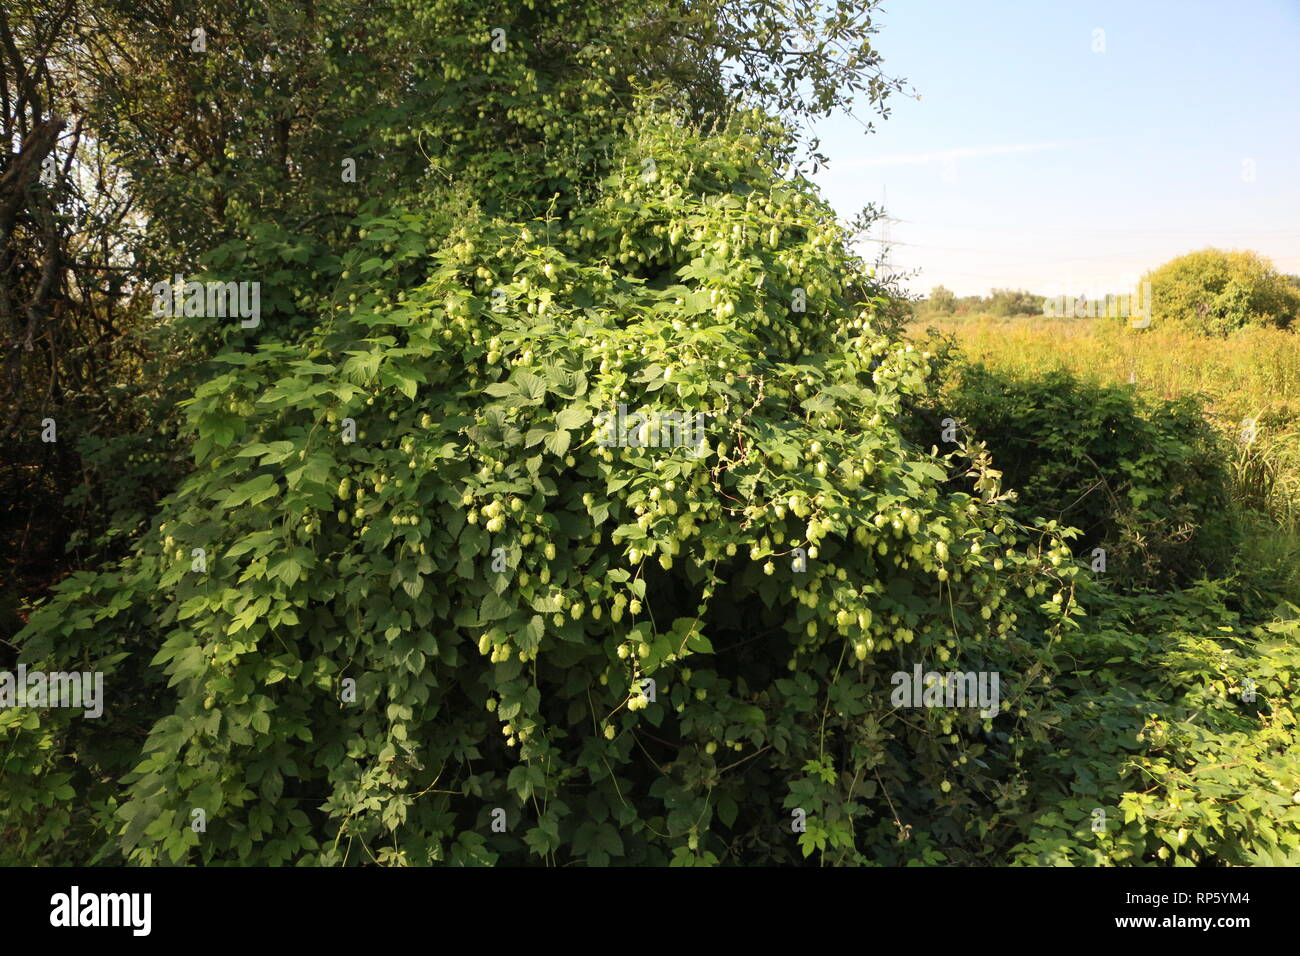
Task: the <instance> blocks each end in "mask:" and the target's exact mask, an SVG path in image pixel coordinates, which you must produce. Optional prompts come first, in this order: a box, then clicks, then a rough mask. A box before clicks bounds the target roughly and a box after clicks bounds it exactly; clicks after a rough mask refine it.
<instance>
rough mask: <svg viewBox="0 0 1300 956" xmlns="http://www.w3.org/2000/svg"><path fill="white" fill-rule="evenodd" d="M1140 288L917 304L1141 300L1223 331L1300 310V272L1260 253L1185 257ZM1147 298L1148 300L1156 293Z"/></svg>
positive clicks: (994, 311) (1003, 292)
mask: <svg viewBox="0 0 1300 956" xmlns="http://www.w3.org/2000/svg"><path fill="white" fill-rule="evenodd" d="M1141 285H1142V291H1141V292H1139V291H1138V290H1137V289H1121V290H1119V291H1117V292H1112V293H1109V294H1107V295H1101V296H1083V295H1080V296H1070V295H1065V296H1060V295H1053V296H1050V297H1049V296H1043V295H1036V294H1034V293H1032V292H1028V291H1026V290H1024V289H992V290H990V291H989V294H988V295H987V296H981V295H968V296H958V295H956V294H955V293H953V292H952V291H951V290H949V289H947V288H945V287H944V286H941V285H940V286H935V287H934V288H933V289H931V290H930V295H929V296H928V297H927V298H922V299H918V300H916V301H915V302H914V303H913V311H914V313H915V314H917V315H956V316H960V315H992V316H1015V315H1053V316H1063V315H1070V314H1073V315H1076V316H1102V315H1120V316H1123V315H1129V314H1136V313H1135V312H1133V311H1131V310H1132V309H1135V308H1136V306H1137V305H1138V300H1139V299H1140V300H1141V307H1142V309H1144V310H1145V309H1146V308H1147V307H1148V305H1149V304H1153V306H1154V312H1155V314H1156V315H1157V316H1158V317H1165V318H1174V319H1180V320H1188V321H1191V322H1193V323H1194V324H1196V325H1198V326H1199V327H1201V328H1202V329H1203V330H1204V331H1207V332H1214V333H1224V332H1227V331H1230V330H1232V329H1235V328H1243V327H1246V326H1252V325H1265V326H1275V327H1280V328H1288V327H1291V325H1292V323H1293V321H1294V320H1295V318H1296V315H1297V313H1298V312H1300V276H1297V275H1285V274H1282V273H1279V272H1278V271H1277V270H1276V269H1275V268H1274V266H1273V264H1272V263H1271V262H1270V261H1269V260H1267V259H1265V258H1264V257H1262V256H1260V255H1259V254H1257V253H1254V252H1228V251H1224V250H1219V249H1206V250H1202V251H1199V252H1194V253H1189V254H1188V255H1185V256H1180V257H1178V258H1177V259H1174V260H1172V261H1170V262H1168V263H1166V264H1165V265H1163V266H1161V267H1160V268H1158V269H1155V270H1153V271H1151V272H1149V273H1147V274H1146V275H1145V276H1144V277H1143V280H1142V283H1141ZM1152 296H1154V299H1153V302H1152V303H1148V301H1147V300H1149V299H1152Z"/></svg>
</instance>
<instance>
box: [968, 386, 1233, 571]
mask: <svg viewBox="0 0 1300 956" xmlns="http://www.w3.org/2000/svg"><path fill="white" fill-rule="evenodd" d="M955 378H956V383H955V384H954V386H953V387H952V388H951V389H949V390H948V391H947V393H946V394H945V403H944V405H943V406H942V408H943V409H944V410H945V411H946V412H947V413H948V414H950V415H951V416H952V417H953V418H954V419H956V420H958V421H960V422H962V423H964V425H965V427H966V429H968V432H969V437H970V438H971V439H973V440H977V441H980V442H983V443H985V444H986V445H987V446H988V448H989V451H990V452H991V454H992V456H993V463H994V465H995V467H997V469H998V470H999V471H1000V472H1002V475H1003V480H1004V482H1005V484H1006V485H1007V486H1008V487H1010V488H1014V489H1015V491H1016V494H1017V501H1016V506H1015V513H1016V515H1017V517H1018V518H1019V519H1020V520H1021V521H1025V522H1029V521H1032V520H1033V518H1034V517H1035V516H1039V515H1041V516H1044V517H1047V518H1053V519H1055V520H1057V521H1059V522H1061V523H1062V524H1065V525H1070V526H1073V527H1076V528H1078V529H1079V530H1080V531H1081V532H1082V534H1081V536H1080V537H1079V539H1078V540H1077V543H1076V546H1075V553H1076V554H1077V555H1078V556H1079V558H1080V559H1082V560H1085V561H1086V562H1087V563H1089V564H1091V562H1092V560H1093V559H1092V552H1093V549H1094V548H1102V549H1104V550H1105V552H1106V554H1105V560H1106V574H1107V575H1109V576H1111V577H1112V578H1113V579H1114V580H1115V581H1116V582H1117V583H1120V584H1123V585H1124V586H1128V587H1133V586H1147V587H1168V586H1176V585H1185V584H1188V583H1190V582H1191V581H1193V580H1195V579H1196V578H1197V577H1198V576H1201V575H1204V574H1209V575H1221V574H1225V573H1227V572H1228V571H1229V570H1230V569H1231V567H1232V553H1233V543H1234V538H1235V534H1234V528H1233V523H1232V510H1231V508H1230V507H1229V499H1230V495H1229V488H1230V484H1231V482H1230V478H1229V474H1228V469H1227V466H1226V460H1227V455H1226V450H1225V448H1224V447H1223V443H1222V441H1221V440H1220V439H1219V438H1218V436H1217V435H1216V434H1215V432H1214V430H1213V429H1212V428H1211V427H1210V426H1209V425H1208V424H1207V423H1206V421H1205V419H1204V417H1203V415H1202V412H1201V407H1200V405H1199V403H1197V402H1196V401H1193V400H1190V399H1186V400H1179V401H1169V402H1160V403H1155V404H1152V405H1150V406H1149V407H1147V405H1146V403H1144V402H1143V401H1142V400H1140V399H1139V398H1138V397H1137V396H1136V395H1135V394H1134V392H1133V390H1132V389H1127V388H1122V387H1115V386H1105V385H1098V384H1092V383H1088V382H1085V381H1081V380H1079V379H1076V378H1074V377H1073V376H1071V375H1070V374H1069V373H1067V372H1063V371H1053V372H1050V373H1047V374H1044V375H1040V376H1035V377H1017V376H1014V375H1011V374H1008V373H1000V372H994V371H991V370H990V369H988V368H986V367H984V366H982V365H969V366H965V367H963V368H961V370H960V372H959V373H958V374H956V375H955Z"/></svg>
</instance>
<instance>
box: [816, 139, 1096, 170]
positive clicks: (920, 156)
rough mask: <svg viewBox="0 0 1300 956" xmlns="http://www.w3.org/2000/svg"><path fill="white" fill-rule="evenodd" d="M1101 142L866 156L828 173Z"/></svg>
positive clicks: (1054, 142)
mask: <svg viewBox="0 0 1300 956" xmlns="http://www.w3.org/2000/svg"><path fill="white" fill-rule="evenodd" d="M1098 142H1100V140H1096V139H1057V140H1051V141H1049V142H1046V143H1009V144H1006V145H1003V146H961V147H958V148H956V149H945V150H940V151H939V152H934V153H902V154H898V155H895V156H869V157H866V158H864V159H850V160H846V161H841V162H837V163H832V164H831V167H830V168H831V169H833V170H841V169H867V168H870V167H873V166H923V165H925V164H926V163H944V162H955V161H956V160H959V159H982V158H983V157H985V156H1005V155H1007V154H1009V153H1039V152H1043V151H1045V150H1050V149H1072V148H1077V147H1080V146H1088V145H1092V144H1095V143H1098Z"/></svg>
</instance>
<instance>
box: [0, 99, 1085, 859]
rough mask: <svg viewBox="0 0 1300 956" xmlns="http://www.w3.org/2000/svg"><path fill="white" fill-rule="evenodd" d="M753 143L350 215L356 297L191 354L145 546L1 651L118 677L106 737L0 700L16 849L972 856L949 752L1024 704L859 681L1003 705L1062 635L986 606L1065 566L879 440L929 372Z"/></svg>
mask: <svg viewBox="0 0 1300 956" xmlns="http://www.w3.org/2000/svg"><path fill="white" fill-rule="evenodd" d="M781 142H783V139H782V134H781V133H780V131H779V130H776V129H774V128H772V127H770V126H768V125H766V124H764V123H761V122H759V121H757V120H756V119H750V118H746V119H743V120H738V121H737V122H736V124H735V125H734V126H733V127H732V128H731V129H730V130H729V131H728V132H726V133H725V134H720V135H717V136H701V135H699V134H696V133H693V132H690V131H689V130H686V129H683V128H681V127H679V126H677V125H675V124H673V123H671V122H662V121H647V122H645V123H644V124H642V125H641V126H640V127H639V128H638V129H636V130H634V131H633V133H632V134H631V138H630V139H629V141H628V142H627V143H626V144H625V146H624V149H625V150H626V153H625V156H626V162H625V165H623V166H622V168H621V169H619V170H618V171H616V172H615V173H614V174H613V175H612V176H611V178H610V179H609V181H608V182H607V183H606V184H605V188H604V190H603V193H602V194H601V195H600V196H599V197H598V198H597V199H595V200H594V201H592V202H590V203H589V204H588V205H587V206H585V207H582V208H579V209H577V210H576V211H575V213H574V214H573V215H572V216H571V217H570V218H569V219H568V220H567V221H556V220H549V219H546V218H545V217H540V218H539V219H537V220H535V221H530V222H512V221H508V220H499V219H498V220H494V219H490V218H488V217H487V216H485V215H482V214H479V213H476V212H475V210H474V209H473V208H472V207H470V206H468V205H466V206H463V207H461V206H455V205H454V197H453V196H451V195H448V196H447V197H446V203H447V208H452V209H456V210H458V211H457V214H456V215H455V216H454V217H452V218H454V219H455V220H456V221H457V225H455V226H454V227H452V228H451V230H450V233H449V234H447V235H444V236H440V235H437V234H436V231H437V226H436V224H437V223H438V222H442V221H444V220H443V219H438V218H431V217H429V216H426V215H424V214H422V213H420V212H418V211H401V210H397V211H394V212H393V213H391V214H389V215H385V216H383V217H374V218H370V219H367V220H365V221H362V222H359V223H358V226H359V227H361V228H364V229H365V230H366V232H365V238H364V239H362V240H360V241H359V243H358V246H357V247H356V248H355V249H354V250H353V251H352V252H351V253H349V254H348V256H347V257H346V258H345V261H344V262H343V266H344V269H343V270H342V272H341V273H340V286H339V289H338V293H337V296H338V298H337V301H339V302H342V303H347V304H346V305H344V306H342V307H340V308H337V309H334V310H331V311H330V312H328V313H327V314H325V315H324V316H322V317H320V319H319V320H318V325H317V327H316V331H315V332H314V333H312V334H309V335H307V336H305V337H304V339H303V340H302V342H301V343H300V344H293V345H290V344H286V343H272V344H262V345H260V346H258V347H257V348H256V349H254V350H252V351H241V352H235V351H230V352H226V353H223V354H222V355H221V356H220V362H221V363H222V365H223V366H224V367H225V369H226V370H225V371H224V372H223V373H221V374H219V375H216V376H214V377H213V378H211V380H209V381H207V382H206V383H204V384H203V385H202V386H201V387H200V388H198V389H197V391H196V393H195V395H194V397H193V399H192V401H191V402H190V403H189V405H188V414H189V418H190V422H191V425H192V428H193V432H194V434H193V448H194V455H195V461H194V470H193V472H192V473H191V474H190V475H189V476H188V477H187V478H186V479H185V480H184V481H183V482H182V483H181V485H180V487H179V489H178V491H177V492H176V493H175V494H173V495H172V496H170V497H169V498H168V499H167V500H165V501H164V502H163V504H162V507H161V510H160V512H159V514H158V516H157V519H156V522H155V523H154V525H153V527H152V530H151V532H150V533H149V534H147V535H146V536H144V537H142V538H141V539H140V540H139V542H138V544H137V546H136V548H135V551H134V553H133V555H132V556H131V557H130V558H129V559H128V560H126V561H124V562H122V563H121V565H120V566H119V567H117V568H112V569H109V570H106V571H104V572H101V573H98V574H84V575H77V576H74V577H73V578H72V579H70V580H69V581H67V582H65V583H64V584H63V585H62V586H60V588H59V589H58V593H57V595H56V597H55V598H54V600H53V601H51V602H50V603H49V604H47V605H44V606H42V607H40V608H39V609H38V610H37V611H36V612H35V613H34V614H33V616H32V619H31V623H30V625H29V626H28V628H27V629H26V630H25V631H24V632H23V633H22V634H21V635H20V637H19V642H20V645H21V647H22V653H23V659H24V660H25V661H26V662H27V663H28V665H29V666H35V665H36V664H38V663H43V664H44V665H45V666H46V669H57V668H58V665H63V666H62V668H61V669H72V665H74V664H75V665H76V666H77V668H78V669H83V670H85V669H96V668H98V669H102V670H105V671H106V672H107V674H108V678H107V679H108V681H109V682H110V684H111V685H112V686H113V687H114V688H122V687H126V688H129V690H128V691H127V692H126V693H125V694H124V695H123V697H122V698H119V697H118V696H117V694H118V693H119V691H118V690H115V691H114V697H113V706H112V709H111V710H110V712H109V715H108V717H107V718H106V719H105V720H104V721H103V726H102V727H101V726H100V725H99V723H97V722H95V721H90V720H85V719H83V718H81V717H79V716H77V717H73V716H69V715H68V714H67V712H66V711H61V710H55V711H49V712H43V713H37V712H31V711H28V712H17V711H14V712H5V713H4V714H2V715H0V721H3V722H4V724H5V726H6V728H7V731H8V732H9V733H10V734H12V735H13V744H14V745H13V747H12V748H11V750H10V754H9V757H8V758H7V759H8V760H9V764H8V768H7V772H8V773H9V774H10V775H11V776H12V777H14V778H15V781H16V782H15V784H14V785H13V786H11V787H7V788H6V790H5V792H4V794H3V795H0V814H2V816H0V819H3V821H4V823H3V825H4V826H5V827H6V828H7V829H8V830H9V831H10V832H18V833H22V834H23V837H22V838H21V840H20V841H19V842H18V843H17V845H16V848H15V849H11V850H10V851H9V852H10V853H12V854H15V855H17V856H19V857H21V858H25V859H44V860H48V859H51V858H55V857H57V858H58V859H60V860H65V861H66V860H68V859H69V858H70V857H75V858H78V859H126V860H128V861H131V862H136V863H146V864H150V863H164V862H173V861H190V862H203V863H231V862H241V863H267V864H278V863H286V862H295V863H322V864H332V863H342V862H348V863H358V862H370V861H372V860H374V861H377V862H380V863H407V862H409V863H425V862H432V861H450V862H457V863H488V862H494V861H501V862H526V861H537V862H547V863H567V862H572V861H585V862H587V863H591V864H599V863H604V862H608V861H610V860H619V861H621V862H626V863H669V862H671V863H676V864H700V863H713V862H720V861H730V862H737V861H740V862H782V861H790V860H800V859H803V858H805V857H807V856H809V855H811V854H817V855H819V856H820V857H821V858H823V859H825V860H826V861H827V862H869V861H873V860H874V861H877V862H905V861H907V860H910V859H937V858H941V856H942V855H944V854H947V855H950V856H951V857H952V858H954V859H967V860H974V859H977V858H979V857H980V856H981V854H983V853H984V852H985V851H984V850H982V849H981V846H982V840H983V837H982V833H983V829H984V822H983V820H984V818H983V817H982V815H981V814H980V813H978V812H976V810H977V806H976V804H975V802H974V797H973V795H974V794H978V793H983V792H988V791H989V790H991V789H993V788H995V787H996V786H997V778H998V776H999V775H1000V774H1001V773H1003V772H1004V770H1005V768H1004V767H1003V765H1002V764H1001V762H1000V761H999V762H996V763H994V764H988V763H986V762H984V761H981V760H979V759H976V758H978V756H979V754H980V753H982V752H983V749H984V747H985V744H984V741H985V735H986V734H987V733H989V732H992V731H994V730H995V729H996V730H999V731H1003V732H1007V733H1012V734H1017V733H1021V732H1022V731H1018V730H1017V729H1016V728H1018V727H1020V726H1021V724H1022V722H1023V721H1024V720H1025V719H1026V718H1024V717H1017V716H1016V715H1015V714H1007V713H1002V714H999V715H996V716H993V717H992V718H991V719H986V718H983V717H981V716H979V715H978V714H977V713H976V712H975V711H973V710H962V711H938V710H926V709H920V710H918V711H917V712H916V714H915V715H912V714H906V715H900V714H898V713H897V712H896V709H895V708H894V707H893V706H892V705H891V704H890V696H891V690H892V685H891V682H890V675H891V674H893V673H894V672H895V671H899V670H909V671H910V668H911V666H912V664H913V663H914V662H917V663H919V662H926V663H927V665H928V664H935V665H937V664H938V662H941V661H951V662H952V663H953V665H954V667H955V666H957V665H958V663H959V662H960V665H961V668H962V669H964V670H971V671H982V672H990V671H998V672H1001V673H1002V674H1004V687H1005V690H1004V693H1005V695H1006V696H1007V697H1010V696H1012V695H1013V694H1014V693H1017V692H1018V690H1017V689H1018V688H1020V685H1021V682H1022V681H1023V680H1024V679H1026V678H1025V676H1024V675H1025V674H1026V673H1027V671H1028V670H1029V669H1030V663H1031V662H1032V661H1033V660H1035V659H1036V658H1037V656H1039V654H1040V653H1041V652H1040V651H1039V650H1038V647H1039V646H1040V645H1041V644H1043V643H1045V635H1047V634H1049V633H1053V632H1055V631H1058V630H1059V629H1060V628H1061V627H1062V626H1064V625H1065V624H1066V623H1067V622H1068V621H1069V620H1070V617H1071V613H1072V610H1071V609H1072V605H1071V603H1070V602H1069V600H1064V601H1060V598H1059V597H1058V602H1059V603H1052V602H1047V603H1045V604H1044V605H1043V606H1042V607H1035V606H1034V605H1033V603H1032V602H1020V601H1017V600H1016V598H1015V597H1013V596H1011V594H1012V590H1013V589H1016V593H1017V594H1018V593H1022V592H1023V590H1024V589H1026V588H1027V589H1028V591H1029V593H1030V594H1031V595H1043V594H1046V593H1047V592H1059V594H1060V595H1064V594H1068V588H1067V587H1066V582H1067V580H1068V578H1069V576H1070V575H1071V574H1072V573H1073V570H1072V569H1070V568H1069V567H1061V568H1059V569H1058V568H1057V567H1055V566H1054V565H1055V564H1059V563H1060V556H1061V554H1063V553H1064V545H1063V544H1062V543H1061V541H1060V539H1059V538H1057V537H1056V536H1054V535H1051V534H1047V535H1040V534H1035V535H1034V537H1033V538H1032V539H1030V538H1029V537H1028V536H1027V535H1026V533H1025V532H1024V531H1022V530H1021V529H1020V527H1019V526H1018V525H1017V524H1016V522H1014V521H1013V520H1011V519H1010V516H1009V515H1008V513H1007V506H1006V503H1005V502H1003V501H1001V500H1000V499H999V497H998V495H997V489H996V486H995V483H993V482H991V481H989V480H988V479H987V476H985V475H984V474H983V471H982V468H981V466H980V465H979V463H978V462H974V461H970V460H965V459H963V458H962V457H961V456H960V455H950V456H947V457H943V458H939V457H933V456H931V455H927V454H925V453H924V452H923V451H921V450H919V449H917V448H914V447H913V446H911V445H910V444H909V443H907V442H905V441H904V440H903V438H902V436H901V434H900V432H899V431H898V428H897V426H896V424H895V423H896V421H897V420H898V419H899V418H900V417H905V416H906V415H907V412H906V411H905V409H904V408H903V405H902V401H903V398H904V397H906V396H913V397H920V396H923V395H925V394H926V393H927V392H928V391H929V389H930V388H931V385H930V382H931V369H930V365H929V359H928V358H927V357H926V356H924V355H922V354H920V353H918V352H917V351H915V350H914V349H912V348H911V347H910V346H905V345H903V344H902V343H898V342H891V341H890V340H888V339H886V338H885V337H884V336H882V335H881V334H879V333H878V332H875V331H873V329H872V325H871V316H872V312H873V308H874V307H875V306H874V305H873V290H872V288H871V287H870V286H868V285H866V284H865V279H864V276H865V269H864V268H863V266H862V264H861V263H860V262H858V261H857V260H854V259H851V258H849V257H848V256H847V255H846V253H845V252H844V249H845V242H844V234H843V233H842V232H841V231H840V229H839V227H837V226H836V225H835V224H834V221H833V218H832V216H831V215H830V211H829V210H828V209H827V208H826V207H825V205H824V204H822V202H821V201H820V200H819V199H818V198H817V197H816V196H815V194H814V193H813V192H812V191H811V189H810V187H809V186H808V185H807V184H806V183H805V182H803V181H802V180H800V179H793V180H787V179H785V178H783V177H782V176H781V175H780V173H779V166H778V163H779V156H780V154H779V151H778V152H774V150H773V147H772V144H774V143H775V144H779V143H781ZM644 156H651V157H653V158H654V159H655V160H656V165H657V170H656V173H655V175H654V176H646V175H645V166H644V164H643V163H642V162H641V159H642V157H644ZM431 224H433V225H431ZM431 232H432V233H434V234H430V233H431ZM415 264H421V266H422V270H423V273H424V274H425V275H426V276H427V279H426V280H425V281H424V282H422V283H420V284H418V285H416V286H414V287H411V286H410V285H409V284H408V283H407V282H406V281H405V279H402V278H401V277H402V276H404V275H406V274H408V273H409V271H410V268H411V266H412V265H415ZM796 290H797V291H796ZM796 302H798V303H799V304H800V305H805V306H806V309H805V310H804V311H799V309H798V307H797V306H795V303H796ZM618 405H625V406H626V407H627V410H628V412H629V413H632V412H635V411H637V410H649V409H654V408H658V410H659V411H666V410H668V408H675V409H678V410H680V411H682V412H685V413H688V414H689V415H691V416H694V415H696V414H700V415H702V416H704V418H703V420H704V422H705V429H706V433H707V441H706V443H705V445H704V446H703V452H704V453H703V454H702V455H701V456H699V457H696V456H695V455H693V454H689V453H687V452H686V451H685V450H684V449H681V448H637V447H601V446H600V445H599V444H598V443H597V442H596V434H597V432H596V430H595V428H594V422H593V418H594V416H596V415H597V414H600V413H601V412H605V411H609V410H611V409H613V408H615V407H616V406H618ZM346 419H352V420H353V421H355V423H356V429H357V431H356V441H355V442H350V443H348V442H345V441H344V440H343V431H342V430H343V429H344V428H345V427H347V423H346V422H345V420H346ZM795 548H800V549H803V550H802V551H801V552H796V551H795V550H794V549H795ZM195 549H202V552H201V554H202V555H204V556H206V557H205V561H204V562H203V563H199V562H197V561H196V560H195V558H194V557H193V556H194V554H195ZM1049 557H1050V558H1052V561H1049ZM800 560H806V561H807V564H806V570H798V568H799V567H801V565H800V564H799V563H798V562H799V561H800ZM646 678H653V679H654V681H656V682H657V687H656V688H655V694H654V699H651V698H650V696H649V695H648V693H647V691H648V690H649V688H648V685H645V684H644V683H643V681H644V680H645V679H646ZM351 681H355V700H353V699H352V697H351V689H352V686H353V685H352V684H350V683H349V682H351ZM119 779H122V780H124V784H125V785H124V786H122V785H120V784H119V783H118V782H117V781H118V780H119ZM196 809H197V810H201V811H203V813H204V815H205V817H206V829H205V830H204V831H203V832H196V830H195V829H193V827H192V814H193V811H194V810H196ZM498 810H500V811H502V812H503V813H504V820H505V822H506V826H505V831H504V832H498V831H497V830H496V829H494V828H493V823H494V822H496V821H499V820H500V819H502V817H501V815H500V814H498V813H497V812H496V811H498ZM795 811H799V813H797V814H796V813H795ZM792 814H794V818H795V819H798V818H802V817H803V816H805V815H806V820H807V826H806V829H805V830H803V831H800V832H792V827H791V821H792ZM927 816H928V817H930V818H932V820H933V822H932V823H923V822H922V821H923V820H925V819H926V818H927ZM913 821H914V822H915V827H916V834H915V835H916V839H915V840H913V841H911V842H905V843H899V841H898V836H899V834H900V832H903V829H904V828H905V825H908V824H910V823H911V822H913Z"/></svg>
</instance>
